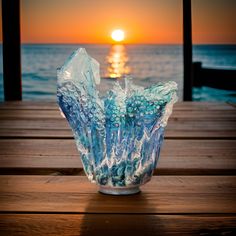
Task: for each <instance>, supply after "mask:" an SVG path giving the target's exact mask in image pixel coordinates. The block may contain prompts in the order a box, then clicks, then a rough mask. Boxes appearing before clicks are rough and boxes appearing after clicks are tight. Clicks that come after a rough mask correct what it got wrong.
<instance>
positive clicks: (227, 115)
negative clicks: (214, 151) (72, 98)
mask: <svg viewBox="0 0 236 236" xmlns="http://www.w3.org/2000/svg"><path fill="white" fill-rule="evenodd" d="M50 118H51V119H60V120H64V118H63V117H62V116H61V114H60V111H59V110H37V111H35V110H28V109H22V110H17V109H9V110H3V109H0V120H6V119H7V120H11V121H14V120H19V119H23V120H24V119H35V120H39V119H50ZM176 119H183V120H186V119H193V120H206V119H207V120H209V119H210V120H212V119H217V120H222V119H227V120H229V119H230V120H234V121H236V109H233V110H224V112H222V110H200V109H199V110H188V111H184V110H177V109H175V110H174V111H173V113H172V115H171V117H170V120H176Z"/></svg>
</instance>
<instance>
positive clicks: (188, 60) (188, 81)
mask: <svg viewBox="0 0 236 236" xmlns="http://www.w3.org/2000/svg"><path fill="white" fill-rule="evenodd" d="M183 39H184V42H183V56H184V57H183V62H184V88H183V89H184V91H183V100H184V101H192V88H193V85H192V9H191V0H183Z"/></svg>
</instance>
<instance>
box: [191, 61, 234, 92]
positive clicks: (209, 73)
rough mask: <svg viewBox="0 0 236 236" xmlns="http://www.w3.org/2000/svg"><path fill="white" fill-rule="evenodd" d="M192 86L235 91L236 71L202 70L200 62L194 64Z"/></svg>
mask: <svg viewBox="0 0 236 236" xmlns="http://www.w3.org/2000/svg"><path fill="white" fill-rule="evenodd" d="M193 86H194V87H202V86H208V87H212V88H217V89H225V90H236V70H223V69H211V68H203V67H202V63H201V62H194V63H193Z"/></svg>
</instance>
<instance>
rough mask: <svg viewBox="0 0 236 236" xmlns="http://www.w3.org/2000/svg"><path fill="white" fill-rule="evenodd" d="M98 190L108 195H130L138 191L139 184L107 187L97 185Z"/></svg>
mask: <svg viewBox="0 0 236 236" xmlns="http://www.w3.org/2000/svg"><path fill="white" fill-rule="evenodd" d="M99 192H100V193H104V194H109V195H131V194H136V193H139V192H140V188H139V186H134V187H108V186H99Z"/></svg>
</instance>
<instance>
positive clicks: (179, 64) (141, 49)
mask: <svg viewBox="0 0 236 236" xmlns="http://www.w3.org/2000/svg"><path fill="white" fill-rule="evenodd" d="M115 45H116V44H91V43H86V44H85V43H76V44H68V43H66V44H65V43H64V44H59V43H56V44H52V43H47V44H45V43H43V44H42V43H23V44H22V47H21V54H22V85H23V99H24V100H56V69H57V68H59V67H61V66H62V65H63V64H64V62H65V60H66V59H67V58H68V57H69V55H70V54H71V53H72V52H73V51H74V50H76V49H77V48H78V47H79V46H82V47H85V48H86V50H87V52H88V54H89V55H91V56H92V57H94V58H95V59H96V60H97V61H98V62H99V63H100V69H101V77H102V78H109V77H112V76H114V75H113V74H112V73H111V70H112V68H113V67H114V66H113V65H112V64H111V63H112V61H113V62H114V60H113V59H112V56H113V53H114V52H113V51H112V50H113V48H114V46H115ZM120 45H123V46H124V48H123V49H122V50H123V51H122V52H119V53H121V56H122V57H123V59H124V60H125V65H124V68H121V69H122V70H123V72H124V71H125V73H126V72H127V71H129V73H127V74H129V75H130V76H132V77H133V78H134V82H135V83H136V84H137V85H140V86H144V87H147V86H150V85H151V84H153V83H157V82H158V81H169V80H174V81H175V82H177V83H178V86H179V90H178V95H179V98H180V100H182V95H183V94H182V91H183V51H182V49H183V48H182V44H120ZM0 55H2V47H0ZM109 58H110V59H109ZM109 61H110V62H109ZM196 61H201V62H202V66H203V67H208V68H223V69H234V70H235V69H236V44H193V62H196ZM108 71H109V72H108ZM123 72H122V73H123ZM112 84H113V80H108V79H102V81H101V86H100V89H101V90H102V91H101V92H102V93H104V92H105V91H107V90H108V89H110V88H111V86H112ZM193 99H194V100H195V101H230V102H236V93H235V92H234V91H233V92H232V91H224V90H223V91H222V90H217V89H212V88H207V87H203V88H201V89H199V88H194V90H193ZM0 100H3V70H2V56H0Z"/></svg>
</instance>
